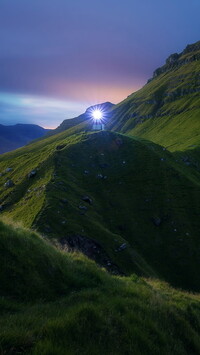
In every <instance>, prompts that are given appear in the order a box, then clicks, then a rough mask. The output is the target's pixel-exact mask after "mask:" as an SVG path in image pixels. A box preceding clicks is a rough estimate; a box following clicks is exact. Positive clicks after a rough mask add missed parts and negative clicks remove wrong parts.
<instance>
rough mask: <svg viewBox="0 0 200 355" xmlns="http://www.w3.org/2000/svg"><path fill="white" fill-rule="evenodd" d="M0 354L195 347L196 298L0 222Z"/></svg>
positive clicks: (189, 350) (198, 344)
mask: <svg viewBox="0 0 200 355" xmlns="http://www.w3.org/2000/svg"><path fill="white" fill-rule="evenodd" d="M0 256H1V271H0V285H1V289H0V295H1V297H0V310H1V317H0V351H1V353H2V354H40V355H41V354H48V355H49V354H59V355H62V354H63V355H64V354H197V353H199V352H200V339H199V331H200V298H199V296H198V295H191V294H187V293H184V292H181V291H177V290H175V289H173V288H170V286H169V285H168V284H165V283H163V282H160V281H153V280H144V279H141V278H138V277H137V276H135V275H132V276H131V277H123V278H122V277H114V276H111V275H109V274H108V273H107V272H105V271H104V270H103V269H100V268H98V267H97V266H96V264H95V263H94V262H92V261H89V260H88V259H87V258H85V257H83V256H82V255H75V254H74V255H69V254H63V253H61V252H59V251H57V250H56V249H54V248H53V247H52V246H50V245H49V244H47V243H46V242H45V241H44V240H42V239H41V238H40V237H39V236H38V235H36V234H35V233H33V232H30V231H28V230H24V229H21V228H19V227H12V226H8V225H5V224H4V223H3V222H1V223H0Z"/></svg>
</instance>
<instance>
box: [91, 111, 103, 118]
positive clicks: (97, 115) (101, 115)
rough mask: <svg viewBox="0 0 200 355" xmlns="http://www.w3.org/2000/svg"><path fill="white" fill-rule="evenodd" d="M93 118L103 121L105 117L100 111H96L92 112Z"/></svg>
mask: <svg viewBox="0 0 200 355" xmlns="http://www.w3.org/2000/svg"><path fill="white" fill-rule="evenodd" d="M92 116H93V118H94V119H95V120H101V119H102V117H103V114H102V112H101V111H100V110H94V111H93V112H92Z"/></svg>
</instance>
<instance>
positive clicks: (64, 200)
mask: <svg viewBox="0 0 200 355" xmlns="http://www.w3.org/2000/svg"><path fill="white" fill-rule="evenodd" d="M60 202H62V203H64V204H66V203H68V201H67V199H66V198H61V199H60Z"/></svg>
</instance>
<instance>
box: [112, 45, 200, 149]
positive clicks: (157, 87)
mask: <svg viewBox="0 0 200 355" xmlns="http://www.w3.org/2000/svg"><path fill="white" fill-rule="evenodd" d="M199 112H200V41H199V42H197V43H195V44H193V45H189V46H187V47H186V49H185V50H184V51H183V52H182V53H180V54H177V53H176V54H173V55H171V56H170V57H169V58H168V59H167V61H166V64H165V65H164V66H163V67H161V68H158V69H157V70H156V71H155V72H154V76H153V78H152V79H151V80H149V82H148V83H147V84H146V85H145V86H144V87H143V88H142V89H140V90H138V91H137V92H135V93H133V94H132V95H130V96H129V97H128V98H127V99H126V100H124V101H122V102H121V103H119V104H118V105H116V106H115V107H114V108H113V110H112V120H111V123H110V125H109V128H110V129H113V130H116V131H120V132H123V133H126V134H130V135H133V136H139V137H143V138H145V139H148V140H151V141H153V142H155V143H158V144H161V145H163V146H165V147H166V148H167V149H168V150H170V151H172V152H174V151H185V150H194V149H195V148H196V147H197V146H199V144H200V121H199Z"/></svg>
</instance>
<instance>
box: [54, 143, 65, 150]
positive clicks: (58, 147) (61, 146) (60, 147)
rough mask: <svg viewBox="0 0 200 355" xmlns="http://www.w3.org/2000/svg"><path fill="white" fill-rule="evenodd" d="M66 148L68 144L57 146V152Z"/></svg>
mask: <svg viewBox="0 0 200 355" xmlns="http://www.w3.org/2000/svg"><path fill="white" fill-rule="evenodd" d="M65 147H66V144H60V145H57V147H56V149H57V150H61V149H63V148H65Z"/></svg>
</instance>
